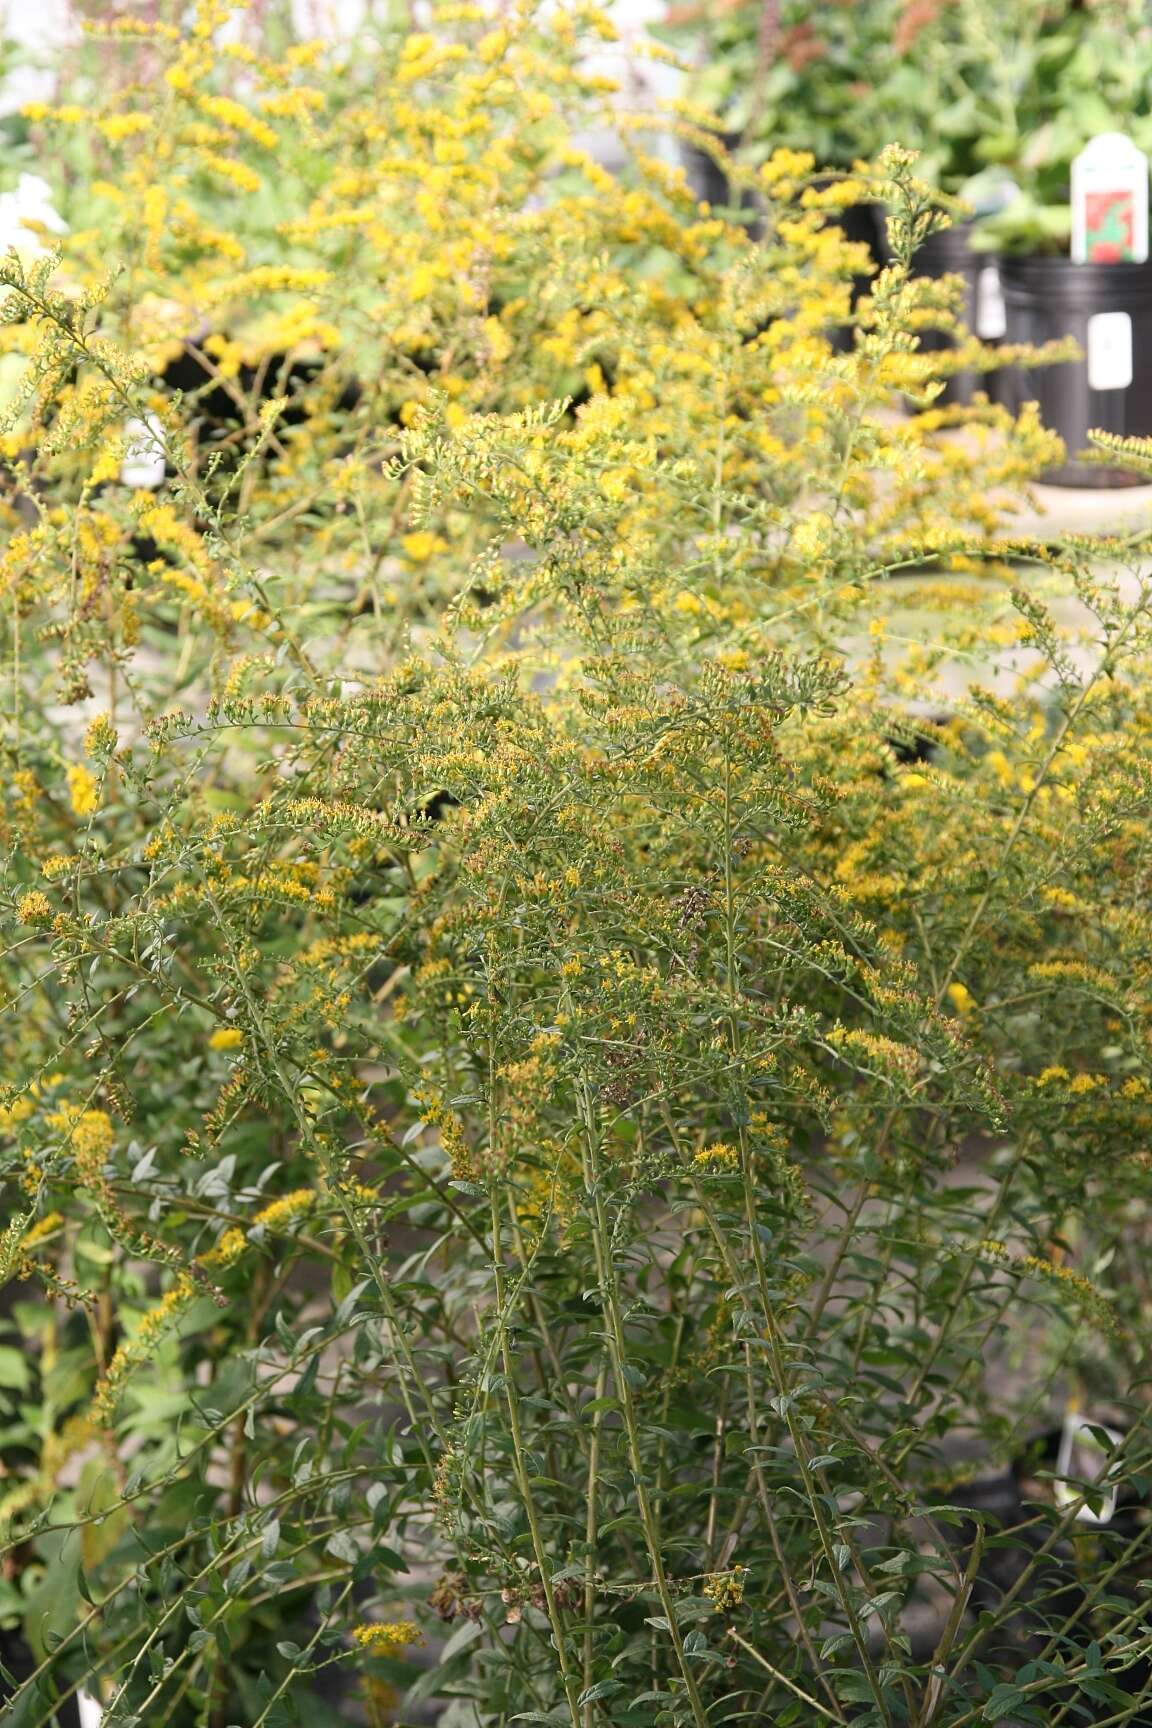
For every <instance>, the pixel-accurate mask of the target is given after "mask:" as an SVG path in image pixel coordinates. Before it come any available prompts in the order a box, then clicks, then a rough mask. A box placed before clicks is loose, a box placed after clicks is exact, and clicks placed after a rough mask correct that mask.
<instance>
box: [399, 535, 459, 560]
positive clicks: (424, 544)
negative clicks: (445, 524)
mask: <svg viewBox="0 0 1152 1728" xmlns="http://www.w3.org/2000/svg"><path fill="white" fill-rule="evenodd" d="M400 545H401V547H402V549H403V552H404V556H405V558H407V560H408V562H409V563H410V564H427V562H428V560H429V559H430V558H434V557H435V556H436V554H437V553H438V552H447V550H448V542H447V540H445V539H443V538H442V537H441V536H440V535H439V534H433V533H430V532H429V531H428V530H427V529H423V528H422V529H418V530H417V531H416V532H415V533H412V534H405V535H403V536H402V537H401V540H400Z"/></svg>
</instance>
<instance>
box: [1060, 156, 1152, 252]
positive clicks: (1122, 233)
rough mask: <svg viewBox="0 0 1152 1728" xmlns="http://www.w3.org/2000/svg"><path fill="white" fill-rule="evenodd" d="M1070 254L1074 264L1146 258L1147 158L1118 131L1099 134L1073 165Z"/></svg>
mask: <svg viewBox="0 0 1152 1728" xmlns="http://www.w3.org/2000/svg"><path fill="white" fill-rule="evenodd" d="M1072 257H1073V259H1074V261H1075V262H1076V263H1077V264H1143V263H1144V262H1145V261H1146V259H1147V257H1148V158H1147V157H1146V156H1145V154H1144V152H1143V150H1139V149H1137V147H1136V145H1135V144H1134V143H1133V142H1132V140H1131V138H1127V137H1125V135H1124V133H1123V132H1101V133H1100V134H1099V136H1098V137H1096V138H1093V139H1092V141H1091V143H1089V144H1086V145H1085V146H1084V148H1083V150H1081V152H1080V154H1079V156H1077V157H1076V158H1075V160H1074V161H1073V163H1072Z"/></svg>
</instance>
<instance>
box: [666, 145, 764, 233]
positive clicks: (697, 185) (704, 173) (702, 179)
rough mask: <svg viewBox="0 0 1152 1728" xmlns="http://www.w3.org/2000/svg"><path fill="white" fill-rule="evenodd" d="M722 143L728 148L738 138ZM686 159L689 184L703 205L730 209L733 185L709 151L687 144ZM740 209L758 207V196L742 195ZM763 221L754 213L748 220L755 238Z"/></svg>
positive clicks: (749, 230) (749, 193)
mask: <svg viewBox="0 0 1152 1728" xmlns="http://www.w3.org/2000/svg"><path fill="white" fill-rule="evenodd" d="M721 142H722V143H723V144H724V145H725V147H726V148H727V149H729V150H731V149H733V148H734V147H735V145H736V143H737V139H736V138H735V137H732V136H725V137H724V138H723V139H722V140H721ZM681 149H682V156H683V161H684V172H685V173H686V174H687V176H688V184H689V186H691V188H692V190H693V192H694V193H695V194H696V197H697V198H698V199H699V200H700V202H701V203H702V204H711V205H712V207H713V209H717V210H727V209H729V208H730V207H731V203H732V187H731V185H730V184H729V181H728V176H727V174H725V172H724V170H723V168H721V167H720V165H719V163H718V162H715V161H714V160H713V159H712V157H711V156H709V155H708V153H707V151H705V150H700V149H698V148H697V146H696V145H695V144H685V145H683V146H682V147H681ZM739 208H740V209H741V210H746V211H749V212H754V211H755V209H756V197H755V194H754V193H752V192H745V193H743V195H742V196H741V199H740V204H739ZM761 229H762V224H761V222H760V219H759V217H757V216H755V215H751V216H750V219H749V221H748V232H749V233H750V234H751V235H752V238H753V239H754V240H758V239H759V237H760V233H761Z"/></svg>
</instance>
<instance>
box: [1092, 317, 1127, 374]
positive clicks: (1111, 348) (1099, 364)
mask: <svg viewBox="0 0 1152 1728" xmlns="http://www.w3.org/2000/svg"><path fill="white" fill-rule="evenodd" d="M1131 382H1132V318H1131V315H1130V313H1128V312H1097V313H1096V314H1095V315H1094V316H1093V317H1091V318H1089V320H1088V388H1089V389H1090V390H1127V388H1128V386H1129V384H1131Z"/></svg>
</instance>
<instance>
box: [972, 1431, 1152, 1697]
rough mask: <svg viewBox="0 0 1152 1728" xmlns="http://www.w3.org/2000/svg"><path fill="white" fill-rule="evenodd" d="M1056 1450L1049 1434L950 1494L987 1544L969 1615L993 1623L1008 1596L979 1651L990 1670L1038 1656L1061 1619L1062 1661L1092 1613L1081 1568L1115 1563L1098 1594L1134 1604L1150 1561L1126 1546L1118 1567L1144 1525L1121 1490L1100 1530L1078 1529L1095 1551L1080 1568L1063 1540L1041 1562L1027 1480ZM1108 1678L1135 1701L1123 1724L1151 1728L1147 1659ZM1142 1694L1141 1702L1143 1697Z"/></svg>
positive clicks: (1135, 1502) (1040, 1534) (1013, 1667)
mask: <svg viewBox="0 0 1152 1728" xmlns="http://www.w3.org/2000/svg"><path fill="white" fill-rule="evenodd" d="M1059 1446H1060V1430H1059V1429H1051V1430H1049V1431H1048V1432H1046V1433H1044V1434H1041V1435H1039V1436H1037V1438H1036V1439H1035V1440H1034V1441H1033V1443H1032V1445H1031V1446H1030V1447H1029V1448H1028V1451H1027V1452H1026V1453H1024V1454H1022V1455H1021V1456H1020V1457H1018V1458H1017V1459H1016V1460H1015V1461H1014V1463H1013V1465H1012V1466H1011V1468H1010V1469H1009V1470H1006V1471H1005V1472H1004V1473H1003V1474H1002V1475H1000V1476H994V1477H988V1478H985V1479H984V1480H982V1481H978V1482H973V1483H972V1484H970V1486H969V1487H968V1488H966V1489H962V1490H960V1491H959V1492H956V1493H954V1494H953V1496H952V1500H953V1504H955V1505H956V1506H966V1507H968V1508H970V1510H971V1511H972V1512H973V1513H974V1514H979V1515H980V1517H981V1520H982V1521H983V1522H984V1523H985V1528H986V1533H987V1538H988V1539H987V1541H986V1543H985V1546H984V1551H983V1554H982V1556H981V1559H980V1563H979V1567H978V1570H977V1573H976V1576H975V1578H974V1579H973V1587H972V1595H971V1600H970V1604H969V1606H970V1609H971V1611H972V1612H973V1614H975V1615H977V1616H980V1615H982V1614H988V1615H991V1616H992V1617H994V1618H999V1617H1000V1615H1001V1612H1002V1609H1001V1605H1002V1603H1003V1602H1004V1600H1005V1598H1006V1597H1007V1596H1008V1595H1009V1594H1010V1593H1011V1595H1012V1598H1013V1606H1012V1608H1011V1610H1010V1611H1009V1613H1008V1614H1007V1615H1006V1616H1005V1617H1004V1618H1003V1619H1001V1621H1000V1624H999V1626H998V1628H997V1630H996V1631H995V1632H994V1633H993V1634H992V1635H991V1636H990V1637H989V1639H988V1641H987V1643H986V1647H985V1653H984V1654H985V1660H987V1661H988V1662H989V1663H990V1664H991V1665H992V1666H994V1667H998V1668H1002V1669H1003V1670H1006V1671H1007V1672H1010V1673H1013V1672H1017V1671H1018V1670H1019V1669H1020V1668H1022V1667H1023V1666H1024V1665H1025V1664H1026V1663H1029V1662H1032V1661H1035V1660H1036V1659H1037V1658H1038V1657H1040V1656H1041V1654H1042V1653H1043V1651H1044V1649H1045V1647H1046V1646H1047V1644H1048V1640H1049V1636H1050V1633H1051V1630H1052V1628H1053V1626H1054V1625H1059V1624H1061V1623H1062V1622H1063V1621H1064V1620H1066V1619H1068V1618H1073V1626H1072V1629H1071V1631H1070V1635H1069V1645H1068V1647H1067V1648H1066V1649H1065V1655H1068V1654H1069V1653H1070V1650H1071V1649H1073V1648H1075V1647H1080V1648H1083V1647H1086V1646H1087V1645H1088V1644H1090V1643H1091V1641H1092V1640H1093V1638H1094V1637H1095V1628H1094V1625H1093V1616H1092V1613H1091V1611H1090V1609H1087V1608H1086V1600H1085V1576H1086V1566H1087V1568H1088V1574H1090V1573H1091V1571H1092V1569H1093V1568H1095V1569H1103V1568H1104V1567H1108V1568H1111V1567H1112V1566H1113V1565H1114V1563H1115V1562H1116V1560H1117V1559H1121V1560H1125V1561H1126V1563H1125V1564H1123V1565H1122V1566H1121V1568H1120V1570H1119V1571H1118V1572H1117V1573H1116V1574H1115V1575H1114V1576H1113V1578H1112V1581H1111V1584H1110V1586H1109V1590H1108V1595H1109V1596H1110V1598H1111V1600H1112V1601H1113V1603H1115V1602H1116V1601H1117V1599H1120V1600H1123V1601H1126V1602H1132V1603H1133V1604H1135V1603H1136V1602H1138V1601H1139V1600H1140V1599H1141V1596H1140V1592H1141V1591H1142V1589H1143V1587H1144V1581H1145V1579H1146V1578H1147V1576H1148V1572H1149V1567H1150V1563H1152V1557H1150V1555H1149V1551H1148V1547H1147V1543H1140V1545H1139V1546H1138V1547H1135V1548H1133V1550H1132V1555H1131V1559H1130V1561H1129V1560H1127V1550H1128V1549H1129V1548H1130V1547H1131V1546H1132V1545H1133V1544H1136V1543H1138V1542H1139V1539H1140V1537H1141V1532H1142V1531H1143V1529H1144V1528H1145V1521H1146V1520H1147V1519H1148V1518H1149V1517H1152V1508H1150V1507H1149V1506H1148V1505H1147V1503H1146V1502H1145V1501H1143V1500H1142V1499H1140V1498H1138V1497H1137V1496H1136V1495H1135V1494H1134V1493H1133V1491H1132V1490H1131V1488H1130V1487H1126V1488H1125V1489H1124V1490H1123V1491H1122V1492H1121V1495H1120V1498H1119V1503H1118V1505H1117V1507H1116V1510H1115V1513H1114V1515H1113V1517H1112V1519H1111V1521H1110V1522H1109V1523H1108V1524H1107V1525H1104V1526H1101V1527H1099V1528H1094V1527H1092V1526H1083V1527H1081V1528H1082V1530H1083V1531H1084V1533H1085V1534H1086V1535H1087V1537H1088V1539H1089V1540H1090V1541H1092V1542H1094V1543H1095V1544H1096V1545H1097V1552H1096V1553H1095V1555H1094V1556H1093V1557H1092V1559H1091V1561H1090V1562H1088V1561H1086V1558H1085V1556H1084V1555H1082V1554H1081V1555H1079V1556H1078V1555H1077V1552H1076V1545H1075V1541H1074V1539H1072V1538H1071V1537H1070V1536H1069V1537H1065V1538H1064V1539H1062V1540H1061V1541H1059V1542H1058V1543H1056V1544H1055V1545H1053V1546H1052V1547H1051V1548H1049V1549H1048V1551H1047V1552H1046V1553H1044V1554H1043V1555H1042V1554H1041V1550H1042V1549H1043V1548H1044V1547H1045V1545H1046V1538H1047V1537H1048V1535H1049V1527H1048V1525H1047V1524H1045V1523H1042V1522H1036V1521H1035V1520H1034V1509H1035V1505H1036V1501H1037V1499H1038V1498H1039V1499H1044V1498H1047V1494H1046V1491H1045V1489H1044V1488H1043V1487H1042V1486H1041V1485H1040V1484H1039V1482H1038V1481H1037V1480H1036V1473H1037V1472H1038V1471H1041V1472H1044V1471H1051V1470H1054V1469H1055V1467H1056V1461H1057V1455H1058V1452H1059ZM974 1536H975V1527H974V1524H973V1526H972V1527H969V1528H968V1529H967V1530H965V1531H963V1532H962V1533H961V1540H960V1544H959V1546H960V1553H958V1555H957V1559H958V1561H964V1560H966V1558H967V1551H970V1544H971V1542H972V1540H973V1538H974ZM1030 1566H1033V1567H1034V1570H1033V1572H1032V1575H1031V1576H1030V1579H1029V1581H1028V1582H1027V1583H1026V1584H1025V1585H1024V1586H1023V1588H1021V1578H1022V1574H1023V1573H1024V1572H1025V1571H1026V1569H1027V1568H1028V1567H1030ZM1111 1678H1112V1684H1113V1685H1114V1686H1115V1687H1116V1689H1117V1690H1118V1691H1119V1692H1120V1693H1121V1694H1127V1695H1128V1696H1130V1697H1132V1698H1136V1697H1137V1696H1140V1697H1141V1698H1142V1702H1141V1704H1140V1707H1139V1708H1138V1710H1136V1712H1135V1713H1134V1714H1133V1716H1132V1717H1131V1719H1130V1722H1131V1728H1152V1688H1150V1686H1149V1683H1150V1681H1152V1670H1150V1667H1149V1663H1148V1661H1147V1660H1146V1659H1141V1660H1140V1661H1138V1662H1135V1663H1133V1665H1132V1666H1131V1667H1129V1668H1127V1669H1125V1670H1123V1671H1122V1672H1120V1673H1114V1674H1113V1675H1112V1677H1111ZM1146 1691H1148V1692H1149V1694H1150V1695H1149V1696H1147V1697H1145V1696H1144V1695H1145V1693H1146ZM1070 1696H1071V1693H1070V1692H1069V1693H1065V1692H1062V1691H1060V1690H1054V1691H1053V1692H1052V1694H1051V1695H1050V1697H1049V1703H1050V1704H1051V1706H1052V1707H1053V1709H1056V1708H1057V1707H1058V1706H1059V1704H1061V1703H1066V1702H1068V1701H1069V1698H1070ZM1104 1713H1105V1714H1107V1713H1108V1712H1107V1711H1105V1712H1104Z"/></svg>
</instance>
